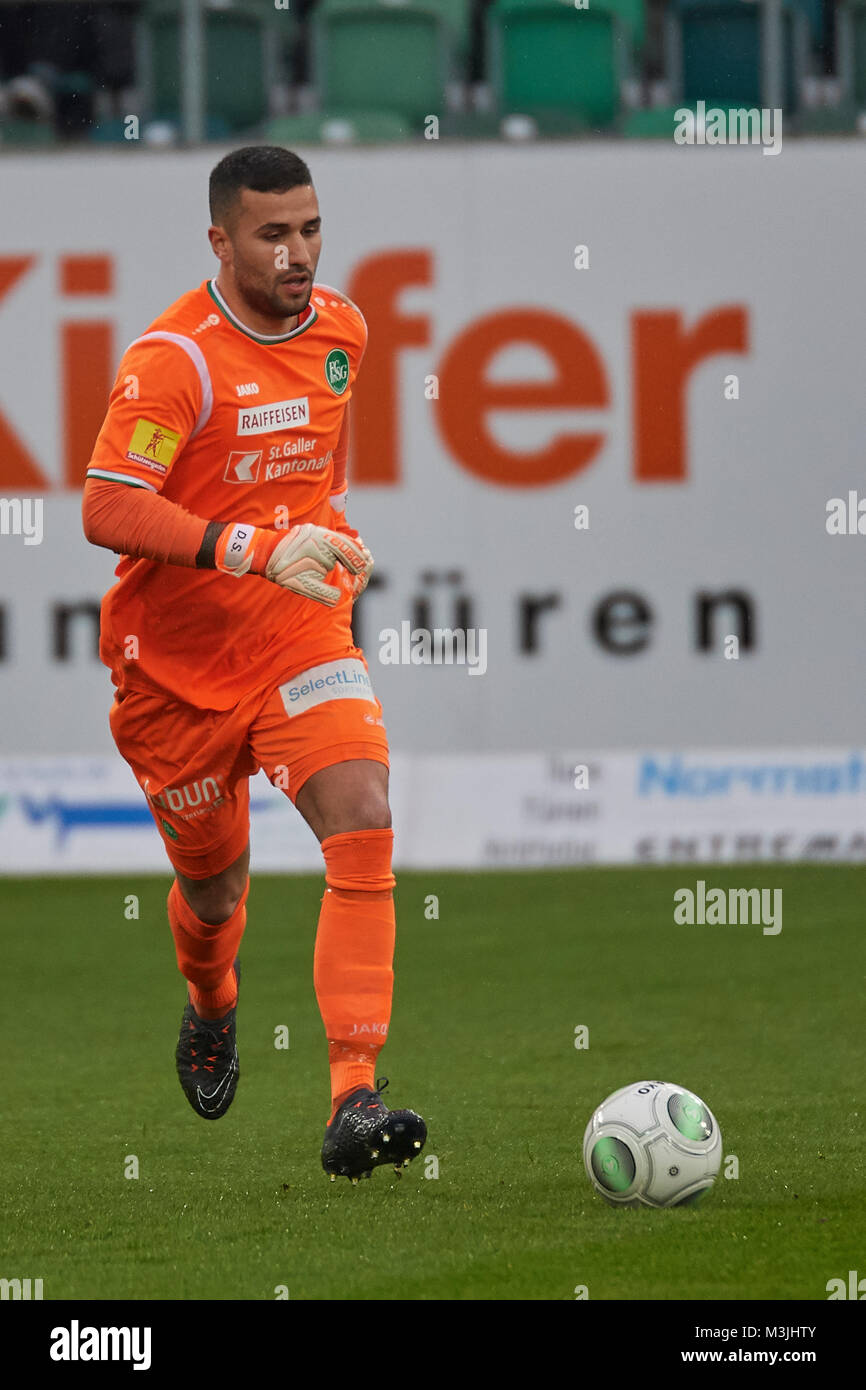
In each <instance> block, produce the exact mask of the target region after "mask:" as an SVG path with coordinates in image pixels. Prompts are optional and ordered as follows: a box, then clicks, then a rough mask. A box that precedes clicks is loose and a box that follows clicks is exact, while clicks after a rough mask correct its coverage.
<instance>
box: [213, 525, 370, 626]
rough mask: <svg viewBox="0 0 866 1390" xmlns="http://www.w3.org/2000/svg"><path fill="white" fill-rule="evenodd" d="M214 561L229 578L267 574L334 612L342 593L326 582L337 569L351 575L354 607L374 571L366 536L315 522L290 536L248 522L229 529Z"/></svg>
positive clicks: (219, 542)
mask: <svg viewBox="0 0 866 1390" xmlns="http://www.w3.org/2000/svg"><path fill="white" fill-rule="evenodd" d="M356 536H357V533H356ZM214 562H215V565H216V568H217V569H218V570H221V571H222V572H223V573H224V574H234V575H243V574H261V575H264V577H265V578H266V579H270V580H271V582H272V583H274V584H278V585H279V586H280V588H281V589H290V590H291V591H292V593H295V594H300V595H302V597H304V598H310V599H313V600H314V602H316V603H323V604H325V605H326V607H328V608H333V607H334V604H335V603H337V602H338V601H339V599H340V595H341V592H342V591H341V589H340V588H339V587H337V586H336V585H334V584H326V583H325V578H326V576H327V575H329V574H330V573H331V571H332V570H333V569H334V568H335V566H336V565H341V566H342V567H343V569H344V570H346V571H347V572H348V573H347V576H346V582H347V583H348V584H349V585H350V587H351V589H352V591H353V596H352V601H353V602H354V600H355V599H356V598H357V597H358V595H359V594H361V593H363V591H364V589H365V588H366V587H367V581H368V580H369V578H370V571H371V570H372V568H373V557H372V555H371V554H370V552H369V550H368V549H367V547H366V545H365V544H364V542H363V541H362V540H361V537H360V536H357V539H354V538H352V537H351V536H349V535H347V534H345V533H343V534H341V533H339V532H337V531H330V530H328V529H327V527H325V526H314V525H313V523H312V522H311V521H305V522H304V523H303V524H302V525H301V526H293V527H292V528H291V530H289V531H285V532H281V531H269V530H266V529H265V528H264V527H261V526H250V525H245V524H243V523H239V524H237V525H234V526H232V525H229V526H227V527H226V528H225V530H224V531H223V532H222V533H221V535H220V537H219V540H218V541H217V543H216V549H215V553H214Z"/></svg>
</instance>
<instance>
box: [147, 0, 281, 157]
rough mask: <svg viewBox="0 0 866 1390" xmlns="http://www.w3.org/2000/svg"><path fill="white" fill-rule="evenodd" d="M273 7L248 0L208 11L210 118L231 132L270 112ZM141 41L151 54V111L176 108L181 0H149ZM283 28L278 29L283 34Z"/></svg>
mask: <svg viewBox="0 0 866 1390" xmlns="http://www.w3.org/2000/svg"><path fill="white" fill-rule="evenodd" d="M282 13H283V12H277V11H275V10H274V9H273V7H272V6H258V7H257V8H254V7H253V6H252V5H251V4H250V3H249V0H240V3H239V2H238V0H233V3H231V4H230V5H227V6H222V7H220V8H210V7H209V6H208V7H206V8H205V10H204V21H205V53H206V68H207V75H206V89H205V104H206V109H207V113H208V115H209V116H211V117H220V118H221V119H222V120H223V121H224V122H225V124H226V128H227V129H228V130H229V132H231V131H238V130H244V129H247V128H249V127H251V126H255V125H257V124H258V123H259V122H261V121H262V120H263V119H264V118H265V117H266V115H267V113H268V87H269V76H268V75H269V73H272V71H273V58H274V45H275V43H276V42H277V40H276V39H275V25H278V24H279V16H280V15H281V14H282ZM140 22H141V25H142V30H141V42H142V45H143V48H144V49H145V50H146V51H147V53H148V59H147V68H148V70H149V74H150V81H149V83H148V82H147V81H146V80H145V79H144V78H143V77H142V78H140V85H142V86H146V87H149V91H148V98H149V103H148V104H149V106H150V109H151V111H152V112H154V113H155V112H164V113H165V112H177V110H178V108H179V106H180V62H181V52H180V50H181V20H180V6H179V3H178V0H149V3H148V4H147V6H146V8H145V11H144V13H143V15H142V19H141V21H140ZM284 32H285V28H283V29H282V30H280V29H277V30H276V33H277V34H279V35H282V34H283V33H284Z"/></svg>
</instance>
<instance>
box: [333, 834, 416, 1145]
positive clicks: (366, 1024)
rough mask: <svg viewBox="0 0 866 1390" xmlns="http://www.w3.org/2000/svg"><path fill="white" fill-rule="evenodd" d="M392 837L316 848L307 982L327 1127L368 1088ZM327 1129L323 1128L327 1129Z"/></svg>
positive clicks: (378, 1023) (379, 1010)
mask: <svg viewBox="0 0 866 1390" xmlns="http://www.w3.org/2000/svg"><path fill="white" fill-rule="evenodd" d="M393 845H394V832H393V830H390V829H389V830H351V831H347V832H346V833H345V834H342V835H329V836H327V837H326V838H325V839H324V840H323V841H322V853H323V855H324V857H325V882H326V884H327V887H326V889H325V893H324V896H323V898H322V909H321V912H320V914H319V926H318V931H317V933H316V950H315V955H314V960H313V980H314V983H315V988H316V998H317V1000H318V1003H319V1011H320V1013H321V1015H322V1022H323V1023H324V1025H325V1033H326V1035H327V1038H328V1062H329V1064H330V1069H331V1119H333V1118H334V1115H335V1114H336V1111H337V1109H338V1107H339V1105H340V1104H341V1103H342V1102H343V1100H345V1098H346V1096H347V1095H349V1094H350V1093H351V1092H352V1091H354V1090H357V1089H358V1087H359V1086H369V1087H370V1089H371V1090H372V1089H373V1087H374V1086H375V1068H376V1058H377V1056H378V1054H379V1052H380V1051H381V1049H382V1048H383V1047H384V1045H385V1039H386V1037H387V1034H388V1025H389V1023H390V1021H391V997H392V994H393V989H394V971H393V969H392V965H393V960H394V936H395V921H394V884H395V882H396V879H395V878H394V875H393V874H392V873H391V854H392V850H393ZM329 1123H330V1121H329Z"/></svg>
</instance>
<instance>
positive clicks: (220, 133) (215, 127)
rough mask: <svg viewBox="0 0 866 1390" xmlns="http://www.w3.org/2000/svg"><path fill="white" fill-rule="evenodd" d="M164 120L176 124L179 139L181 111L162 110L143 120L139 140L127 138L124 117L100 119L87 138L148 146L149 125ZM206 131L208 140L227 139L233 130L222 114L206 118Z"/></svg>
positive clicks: (168, 123) (181, 126)
mask: <svg viewBox="0 0 866 1390" xmlns="http://www.w3.org/2000/svg"><path fill="white" fill-rule="evenodd" d="M163 122H165V123H166V124H167V125H171V126H174V129H175V130H176V132H177V136H178V139H180V136H181V132H182V129H183V118H182V116H181V113H180V112H179V111H166V112H160V113H159V114H158V115H156V116H149V117H148V118H147V119H146V120H144V121H142V122H141V127H140V134H139V139H138V140H127V138H126V134H125V131H126V121H125V120H124V119H123V117H117V118H116V119H114V120H106V121H98V122H97V123H96V124H95V125H93V126H91V128H90V130H89V131H88V132H87V138H88V139H89V140H92V141H93V143H94V144H103V145H104V144H123V145H132V146H135V145H145V146H146V145H147V144H148V143H149V142H148V140H147V138H146V132H147V128H148V126H150V125H151V124H157V123H159V124H161V123H163ZM204 133H205V139H206V140H227V139H229V138H230V137H231V134H232V131H231V127H230V126H229V124H228V122H227V121H226V120H224V119H223V117H222V116H208V117H207V118H206V120H205V132H204Z"/></svg>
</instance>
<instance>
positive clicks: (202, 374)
mask: <svg viewBox="0 0 866 1390" xmlns="http://www.w3.org/2000/svg"><path fill="white" fill-rule="evenodd" d="M154 338H161V339H162V340H163V341H164V342H167V343H176V344H177V346H178V347H179V348H183V350H184V352H185V353H186V354H187V356H188V357H189V359H190V361H191V362H192V363H193V365H194V367H195V369H196V371H197V372H198V379H199V381H200V383H201V408H200V410H199V413H198V418H197V420H196V422H195V425H194V427H193V430H192V433H191V434H190V436H189V437H190V439H195V437H196V435H197V434H198V433H199V432H200V431H201V430H203V429H204V427H205V425H206V424H207V422H208V420H209V419H210V417H211V411H212V410H213V385H212V383H211V379H210V372H209V371H208V367H207V362H206V361H205V356H204V353H203V352H202V350H201V348H200V347H199V345H198V343H194V342H193V340H192V338H186V337H184V335H183V334H182V333H166V332H163V331H158V332H155V333H144V334H142V336H141V337H140V338H136V339H135V342H134V343H130V345H129V346H130V347H134V346H135V343H147V342H151V341H152V340H153V339H154Z"/></svg>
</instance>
